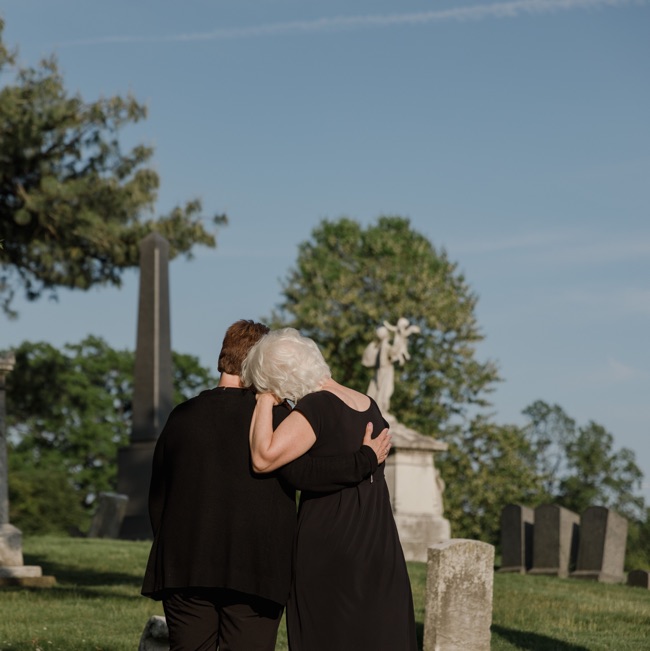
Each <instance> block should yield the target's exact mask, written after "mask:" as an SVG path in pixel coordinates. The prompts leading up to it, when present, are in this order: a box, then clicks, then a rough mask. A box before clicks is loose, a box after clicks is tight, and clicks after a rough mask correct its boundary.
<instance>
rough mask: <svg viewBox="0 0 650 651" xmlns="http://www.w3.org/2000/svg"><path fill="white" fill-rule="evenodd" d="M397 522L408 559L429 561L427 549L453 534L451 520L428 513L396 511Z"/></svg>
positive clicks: (444, 540)
mask: <svg viewBox="0 0 650 651" xmlns="http://www.w3.org/2000/svg"><path fill="white" fill-rule="evenodd" d="M395 524H396V525H397V530H398V532H399V538H400V542H401V544H402V549H403V550H404V558H406V560H407V561H419V562H421V563H426V562H427V550H428V549H429V547H431V546H432V545H437V544H438V543H442V542H446V541H447V540H449V538H450V536H451V526H450V524H449V520H447V519H445V518H435V517H432V516H430V515H426V514H419V513H416V514H411V513H396V514H395Z"/></svg>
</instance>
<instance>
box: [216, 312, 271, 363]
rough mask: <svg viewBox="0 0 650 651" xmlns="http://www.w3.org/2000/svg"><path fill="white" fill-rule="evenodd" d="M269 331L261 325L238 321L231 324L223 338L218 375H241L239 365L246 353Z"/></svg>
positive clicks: (248, 321) (249, 321)
mask: <svg viewBox="0 0 650 651" xmlns="http://www.w3.org/2000/svg"><path fill="white" fill-rule="evenodd" d="M268 331H269V328H268V327H267V326H265V325H264V324H263V323H255V321H251V320H250V319H249V320H246V319H240V320H239V321H236V322H235V323H233V324H232V325H231V326H230V327H229V328H228V330H226V336H225V337H224V338H223V344H222V345H221V352H220V353H219V363H218V365H217V369H218V371H219V373H229V374H230V375H241V365H242V364H243V363H244V360H245V359H246V355H248V351H249V350H250V349H251V348H252V347H253V346H254V345H255V344H256V343H257V342H258V341H259V340H260V339H261V338H262V337H263V336H264V335H265V334H266V333H267V332H268Z"/></svg>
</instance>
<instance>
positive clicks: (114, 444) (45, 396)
mask: <svg viewBox="0 0 650 651" xmlns="http://www.w3.org/2000/svg"><path fill="white" fill-rule="evenodd" d="M15 355H16V366H15V368H14V371H13V372H12V373H11V375H10V376H9V377H8V390H7V424H8V439H9V441H10V455H9V460H10V481H9V488H10V493H11V494H10V499H11V502H10V505H11V509H12V521H14V518H15V521H16V524H18V525H19V526H22V527H25V529H26V530H27V531H33V530H35V529H38V530H45V529H47V528H48V527H50V528H52V527H53V528H60V526H61V525H60V523H61V522H63V523H66V522H68V521H69V520H70V519H72V520H73V521H74V522H75V525H76V526H77V527H78V528H80V529H82V528H84V526H85V524H86V523H87V520H88V514H89V513H90V511H91V508H92V506H93V504H94V499H95V497H96V496H97V494H98V493H99V492H101V491H108V490H115V489H116V481H117V465H116V461H117V450H118V448H119V447H121V446H124V445H127V444H128V441H129V434H130V431H131V397H132V395H133V365H134V354H133V352H131V351H125V350H122V351H117V350H113V349H112V348H110V347H109V346H108V344H107V343H106V342H105V341H103V340H102V339H101V338H98V337H88V338H86V339H84V340H83V341H82V342H80V343H79V344H68V345H66V346H64V347H63V348H62V349H61V350H58V349H56V348H55V347H53V346H51V345H50V344H47V343H42V342H41V343H30V342H24V343H23V344H21V345H20V346H19V347H18V349H17V350H16V351H15ZM173 365H174V385H175V401H176V402H180V401H181V400H184V399H187V398H189V397H191V396H192V395H195V394H196V393H198V392H199V390H200V389H202V388H205V387H207V386H209V385H211V384H213V382H214V378H213V377H212V376H211V374H210V372H209V371H207V370H206V369H204V368H202V367H201V366H200V365H199V363H198V360H197V359H196V358H195V357H192V356H189V355H180V354H178V353H174V354H173ZM43 482H49V483H51V484H52V485H53V486H58V487H59V488H57V489H56V491H42V490H41V488H40V486H41V485H42V483H43ZM66 486H67V488H66ZM73 502H74V503H75V504H76V506H75V508H72V507H71V506H70V504H71V503H73ZM56 513H66V514H67V515H66V517H65V518H58V517H55V514H56ZM48 523H49V524H48Z"/></svg>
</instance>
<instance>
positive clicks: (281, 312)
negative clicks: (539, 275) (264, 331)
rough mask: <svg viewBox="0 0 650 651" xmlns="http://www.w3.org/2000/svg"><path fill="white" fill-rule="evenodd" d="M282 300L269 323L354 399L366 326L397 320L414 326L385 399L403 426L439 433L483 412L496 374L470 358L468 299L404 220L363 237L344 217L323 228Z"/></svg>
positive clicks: (368, 335)
mask: <svg viewBox="0 0 650 651" xmlns="http://www.w3.org/2000/svg"><path fill="white" fill-rule="evenodd" d="M282 295H283V300H282V302H281V303H280V305H279V306H278V308H277V309H276V311H275V312H274V313H273V315H272V317H271V319H270V321H271V323H272V324H273V325H274V326H275V327H278V326H280V325H289V326H293V327H295V328H298V329H299V330H301V331H302V332H303V333H304V334H306V335H307V336H309V337H312V338H313V339H314V340H315V341H316V342H317V343H318V344H319V346H320V347H321V349H322V351H323V354H324V356H325V358H326V359H327V361H328V363H329V364H330V366H331V368H332V372H333V375H334V377H335V378H336V379H337V380H338V381H339V382H342V383H344V384H347V385H349V386H351V387H354V388H356V389H358V390H361V391H365V390H366V388H367V387H368V381H369V379H370V373H369V371H368V369H366V368H364V367H363V366H362V365H361V357H362V354H363V350H364V348H365V347H366V346H367V344H368V343H369V342H370V341H371V340H372V339H373V336H374V331H375V328H376V327H377V326H379V325H381V323H382V322H383V321H384V320H388V321H390V322H391V323H393V324H394V323H395V322H396V320H397V319H398V318H399V317H402V316H403V317H406V318H408V319H409V320H410V321H411V323H413V324H416V325H417V326H419V328H420V331H421V332H420V334H419V335H416V336H413V337H411V339H410V340H409V344H410V350H411V360H410V361H409V362H408V363H407V364H405V365H404V366H403V367H398V368H397V369H396V382H395V392H394V394H393V397H392V399H391V411H392V412H393V413H394V414H396V415H397V416H398V417H399V419H400V421H402V422H404V423H405V424H407V425H410V426H412V427H415V428H416V429H418V430H420V431H421V432H423V433H427V434H436V435H438V434H439V433H441V432H443V431H444V429H445V428H446V427H447V425H448V424H449V423H450V422H451V421H452V419H453V418H454V417H455V416H459V417H465V416H466V415H467V414H468V412H469V410H470V408H472V407H476V406H484V405H485V404H487V403H486V399H485V395H486V394H487V393H488V392H489V391H490V390H491V388H492V385H493V384H494V382H495V381H496V380H497V379H498V376H497V371H496V367H495V365H494V364H493V363H492V362H489V361H488V362H480V361H478V360H477V359H476V358H475V347H476V344H477V343H478V342H479V341H481V339H482V335H481V333H480V331H479V328H478V325H477V322H476V317H475V315H474V309H475V306H476V300H477V298H476V296H475V295H474V294H473V293H472V292H471V291H470V289H469V287H468V285H467V283H466V282H465V278H464V276H463V275H462V274H461V273H460V272H459V271H458V268H457V265H456V264H455V263H452V262H450V261H449V259H448V258H447V254H446V252H445V251H444V250H443V249H440V250H436V249H435V248H434V247H433V245H432V244H431V243H430V242H429V241H428V240H427V239H426V238H425V237H424V236H423V235H420V234H419V233H417V232H415V231H414V230H412V229H411V227H410V223H409V220H408V219H404V218H401V217H380V218H379V219H378V221H377V224H376V225H373V226H368V227H367V228H365V229H364V228H362V227H361V226H360V224H358V223H357V222H355V221H353V220H351V219H347V218H342V219H339V220H338V221H329V220H324V221H322V222H321V223H320V225H319V226H318V227H317V228H316V229H315V230H314V231H313V232H312V238H311V240H310V241H307V242H303V243H302V244H301V245H300V247H299V252H298V259H297V263H296V266H295V268H294V269H292V270H290V272H289V275H288V277H287V279H286V280H285V282H284V283H283V288H282Z"/></svg>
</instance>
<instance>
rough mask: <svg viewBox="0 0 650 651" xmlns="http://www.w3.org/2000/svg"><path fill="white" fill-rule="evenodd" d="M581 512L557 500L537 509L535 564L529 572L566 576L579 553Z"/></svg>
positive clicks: (534, 540)
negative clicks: (560, 504) (567, 507)
mask: <svg viewBox="0 0 650 651" xmlns="http://www.w3.org/2000/svg"><path fill="white" fill-rule="evenodd" d="M579 537H580V516H579V515H578V514H577V513H574V512H573V511H569V509H565V508H563V507H561V506H557V505H556V504H544V505H542V506H538V507H537V508H536V509H535V531H534V534H533V567H532V569H531V570H530V572H529V573H530V574H542V575H549V576H560V577H564V578H566V577H567V576H569V572H570V571H571V570H573V569H574V567H575V563H576V559H577V555H578V540H579Z"/></svg>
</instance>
